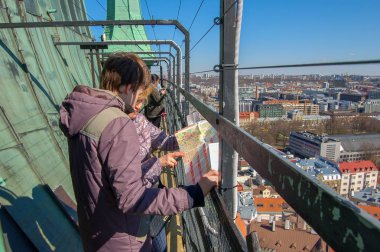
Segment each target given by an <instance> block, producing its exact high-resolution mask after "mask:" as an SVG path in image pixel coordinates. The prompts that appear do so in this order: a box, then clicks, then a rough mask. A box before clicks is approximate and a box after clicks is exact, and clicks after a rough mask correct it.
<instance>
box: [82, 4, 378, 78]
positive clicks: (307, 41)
mask: <svg viewBox="0 0 380 252" xmlns="http://www.w3.org/2000/svg"><path fill="white" fill-rule="evenodd" d="M98 1H99V2H100V3H101V4H102V5H103V6H104V7H106V6H107V3H106V0H98ZM85 2H86V8H87V12H88V13H89V15H90V16H91V17H92V18H94V19H96V20H104V19H105V17H106V13H105V11H104V10H103V9H102V8H101V7H100V5H99V4H98V3H97V2H96V1H95V0H85ZM201 2H202V0H182V1H181V8H180V12H179V21H180V22H181V23H182V24H183V25H184V26H185V27H186V28H189V26H190V24H191V21H192V19H193V18H194V15H195V12H196V11H197V9H198V7H199V5H200V3H201ZM146 3H147V4H148V6H149V10H150V13H151V15H152V16H153V18H154V19H176V17H177V12H178V6H179V3H180V0H141V7H142V13H143V16H144V19H149V15H148V11H147V8H146ZM379 13H380V1H379V0H310V1H306V0H287V1H284V0H245V1H244V12H243V23H242V33H241V44H240V62H239V66H241V67H248V66H265V65H278V64H299V63H312V62H329V61H355V60H370V59H380V29H379V27H380V15H379ZM217 16H219V1H218V0H205V1H204V3H203V5H202V8H201V9H200V11H199V14H198V16H197V18H196V20H195V22H194V24H193V26H192V28H191V30H190V33H191V47H192V46H193V45H194V44H195V43H196V42H197V41H198V40H199V39H200V38H201V37H202V35H203V34H204V33H205V32H206V31H207V30H208V28H209V27H210V26H211V25H212V23H213V19H214V18H215V17H217ZM155 31H156V34H157V39H172V38H173V33H174V28H173V27H164V26H155ZM93 32H94V36H96V37H99V35H100V34H101V33H102V31H101V28H94V29H93ZM146 33H147V35H148V38H149V39H154V35H153V32H152V28H151V27H146ZM174 39H175V40H176V41H177V43H178V44H182V40H183V36H182V34H180V32H178V31H177V32H176V33H175V36H174ZM153 49H155V48H153ZM218 62H219V27H218V26H215V27H214V28H213V29H212V30H211V32H210V33H208V35H207V36H206V37H205V38H204V39H203V40H202V41H201V42H200V43H199V44H198V45H197V46H196V47H195V48H194V49H193V50H192V51H191V72H196V71H203V70H209V69H212V67H213V66H214V65H216V64H218ZM249 73H254V74H260V73H264V74H266V73H275V74H282V73H284V74H306V73H320V74H333V73H337V74H341V73H350V74H364V75H380V64H378V65H359V66H334V67H312V68H311V67H309V68H294V69H273V70H268V69H266V70H254V71H253V70H245V71H240V74H249Z"/></svg>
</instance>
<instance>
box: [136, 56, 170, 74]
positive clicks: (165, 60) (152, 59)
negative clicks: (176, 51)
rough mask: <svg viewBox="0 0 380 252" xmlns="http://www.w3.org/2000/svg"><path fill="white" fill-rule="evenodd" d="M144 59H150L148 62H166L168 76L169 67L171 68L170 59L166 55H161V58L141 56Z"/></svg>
mask: <svg viewBox="0 0 380 252" xmlns="http://www.w3.org/2000/svg"><path fill="white" fill-rule="evenodd" d="M141 59H142V60H144V61H150V62H158V61H160V62H165V63H166V69H167V71H168V76H170V69H171V61H170V60H169V58H167V57H161V58H155V57H141Z"/></svg>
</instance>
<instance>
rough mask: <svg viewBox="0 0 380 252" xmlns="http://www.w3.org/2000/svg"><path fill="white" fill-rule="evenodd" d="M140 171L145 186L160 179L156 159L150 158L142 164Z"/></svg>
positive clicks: (160, 168)
mask: <svg viewBox="0 0 380 252" xmlns="http://www.w3.org/2000/svg"><path fill="white" fill-rule="evenodd" d="M141 169H142V176H143V180H144V184H145V185H149V186H151V185H152V184H154V183H156V182H157V181H158V180H159V179H160V174H161V171H162V167H161V164H160V160H159V159H158V158H157V157H152V158H149V159H148V160H146V161H144V162H142V163H141Z"/></svg>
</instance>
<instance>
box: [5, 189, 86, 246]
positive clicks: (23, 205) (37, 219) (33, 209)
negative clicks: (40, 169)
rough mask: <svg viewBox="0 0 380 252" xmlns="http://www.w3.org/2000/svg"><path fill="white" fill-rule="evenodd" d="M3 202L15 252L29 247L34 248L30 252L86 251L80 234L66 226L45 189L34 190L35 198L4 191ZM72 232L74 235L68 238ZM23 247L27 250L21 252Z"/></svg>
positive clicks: (7, 239) (7, 229) (7, 231)
mask: <svg viewBox="0 0 380 252" xmlns="http://www.w3.org/2000/svg"><path fill="white" fill-rule="evenodd" d="M0 202H1V214H0V216H1V217H2V218H1V223H2V225H3V232H4V234H6V235H5V236H6V243H8V245H9V247H10V248H11V250H12V251H24V249H25V247H26V246H30V247H29V248H28V250H27V251H35V250H36V249H37V250H38V251H59V250H62V251H65V250H66V251H67V250H70V251H73V248H74V250H78V251H82V250H83V249H82V247H80V246H81V244H80V239H79V233H78V232H77V230H75V228H72V229H71V228H70V227H69V228H67V225H64V219H62V218H65V217H63V216H62V212H61V213H60V212H59V210H58V211H57V210H53V208H57V206H56V205H54V203H52V202H53V200H52V199H51V196H50V195H49V194H48V192H47V191H46V189H45V188H44V186H43V185H38V186H36V187H34V188H33V190H32V197H31V198H30V197H26V196H20V197H19V196H17V195H15V194H14V193H13V192H12V191H10V190H8V189H7V188H4V187H0ZM61 224H62V225H61ZM63 225H64V227H63ZM68 230H70V231H71V230H72V232H70V234H68V233H66V234H65V232H67V231H68ZM63 231H64V232H63ZM75 236H77V237H75ZM20 238H21V240H20ZM61 238H62V242H59V244H57V241H61V240H60V239H61ZM31 245H32V246H31ZM20 246H21V247H24V249H23V250H20ZM75 248H76V249H75Z"/></svg>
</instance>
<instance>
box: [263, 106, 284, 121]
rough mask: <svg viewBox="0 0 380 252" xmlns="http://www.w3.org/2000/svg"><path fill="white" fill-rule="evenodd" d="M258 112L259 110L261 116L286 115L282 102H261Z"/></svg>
mask: <svg viewBox="0 0 380 252" xmlns="http://www.w3.org/2000/svg"><path fill="white" fill-rule="evenodd" d="M257 112H259V117H260V118H273V117H282V116H284V115H285V111H284V109H283V107H282V105H280V104H268V105H266V104H259V105H258V106H257Z"/></svg>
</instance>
